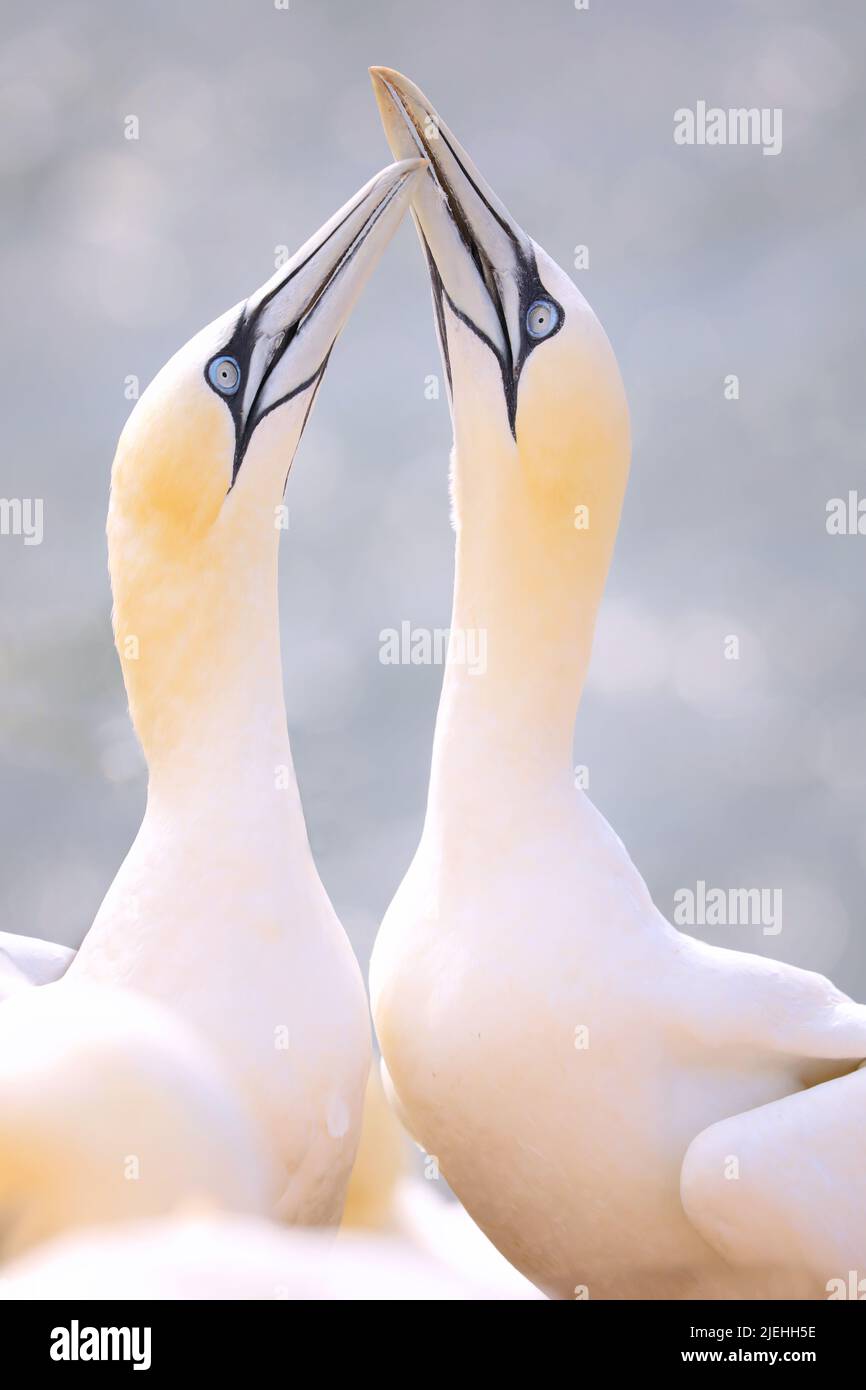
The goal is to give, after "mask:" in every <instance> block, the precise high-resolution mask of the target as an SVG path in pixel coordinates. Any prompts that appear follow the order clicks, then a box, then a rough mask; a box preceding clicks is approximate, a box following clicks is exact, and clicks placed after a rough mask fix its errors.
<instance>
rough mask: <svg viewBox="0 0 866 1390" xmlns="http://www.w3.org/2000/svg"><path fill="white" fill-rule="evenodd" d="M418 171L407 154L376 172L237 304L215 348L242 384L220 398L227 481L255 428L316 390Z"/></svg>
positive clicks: (415, 160)
mask: <svg viewBox="0 0 866 1390" xmlns="http://www.w3.org/2000/svg"><path fill="white" fill-rule="evenodd" d="M423 166H424V160H423V159H420V158H418V157H417V156H416V155H415V154H414V153H413V156H412V158H410V159H404V160H401V161H400V162H399V163H397V164H392V165H390V166H389V167H388V168H387V169H383V170H382V172H381V173H379V174H377V175H376V176H375V178H372V179H371V180H370V182H369V183H368V184H366V185H365V186H364V187H363V188H362V189H361V190H360V191H359V192H358V193H356V194H355V196H354V198H350V200H349V202H348V203H346V205H345V206H344V207H342V208H341V209H340V211H339V212H336V213H335V214H334V216H333V217H332V218H330V220H329V221H328V222H326V223H325V225H324V226H323V227H321V228H320V229H319V231H318V232H316V233H315V235H314V236H312V237H310V239H309V241H307V242H306V243H305V244H304V245H303V246H302V247H301V249H300V250H299V251H298V252H297V253H296V254H295V255H294V256H292V258H291V259H290V260H289V261H287V262H286V264H285V265H283V266H281V267H280V268H279V270H278V271H277V272H276V274H275V275H272V276H271V278H270V280H268V281H267V283H266V284H264V285H263V286H262V287H261V289H259V290H257V291H256V292H255V294H252V295H251V296H250V297H249V299H247V300H246V301H245V303H244V304H242V305H241V306H240V316H239V318H238V320H237V322H236V325H235V327H234V330H233V333H232V336H231V338H230V340H229V341H228V342H227V343H226V344H225V346H224V347H223V348H222V355H224V356H226V357H228V358H229V359H230V360H231V361H232V362H233V364H234V366H236V367H238V368H239V369H240V370H239V375H240V381H241V389H240V390H239V391H238V392H237V394H236V395H235V396H234V397H233V398H230V399H228V400H227V403H228V404H229V406H230V408H231V410H232V412H233V414H234V416H235V438H236V450H235V460H234V472H233V478H232V482H233V483H234V479H235V478H237V475H238V472H239V470H240V467H241V463H242V461H243V457H244V453H245V451H246V448H247V445H248V443H249V440H250V437H251V435H252V433H253V431H254V430H255V428H256V425H258V423H259V422H260V421H261V420H262V419H263V418H264V416H265V415H267V414H269V412H270V411H272V410H274V409H275V408H276V407H277V406H279V405H282V404H283V403H284V402H285V401H287V400H290V399H291V398H292V397H293V396H297V395H299V394H300V393H301V392H302V391H304V390H305V389H307V388H309V387H316V386H317V385H318V382H319V380H320V379H321V377H322V374H323V373H324V370H325V367H326V366H327V363H328V357H329V356H330V353H331V349H332V348H333V346H334V343H335V342H336V339H337V338H338V336H339V334H340V331H341V330H342V328H343V326H344V325H345V323H346V320H347V319H348V318H349V315H350V313H351V311H352V309H353V307H354V304H355V301H356V300H357V298H358V296H359V294H360V293H361V290H362V289H363V287H364V285H365V284H366V282H367V280H368V279H369V277H370V274H371V272H372V270H373V268H374V267H375V265H376V263H377V261H378V260H379V257H380V256H381V255H382V252H383V251H384V249H385V247H386V246H387V244H388V242H389V241H390V239H391V237H392V235H393V233H394V231H395V230H396V228H397V225H398V223H399V221H400V218H401V217H402V215H403V213H404V211H405V209H406V206H407V204H408V202H409V198H410V196H411V191H412V185H413V183H414V181H415V179H416V177H417V175H418V173H419V171H420V170H421V169H422V168H423ZM213 365H214V364H213V361H212V362H211V363H209V369H212V367H213ZM211 381H212V378H211ZM212 384H213V381H212Z"/></svg>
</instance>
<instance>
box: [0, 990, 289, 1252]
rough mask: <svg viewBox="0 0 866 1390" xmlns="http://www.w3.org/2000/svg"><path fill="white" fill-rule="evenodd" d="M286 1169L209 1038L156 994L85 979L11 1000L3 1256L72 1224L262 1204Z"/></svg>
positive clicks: (0, 1099) (4, 1040)
mask: <svg viewBox="0 0 866 1390" xmlns="http://www.w3.org/2000/svg"><path fill="white" fill-rule="evenodd" d="M276 1176H277V1175H276V1172H275V1171H274V1170H273V1169H272V1168H271V1167H270V1166H269V1164H268V1162H267V1159H266V1156H265V1144H264V1142H263V1139H262V1135H261V1134H260V1133H259V1130H258V1127H257V1125H256V1124H255V1121H254V1120H253V1119H252V1117H251V1116H250V1114H249V1113H248V1112H247V1110H246V1109H245V1107H244V1104H243V1102H242V1101H241V1100H240V1099H239V1098H238V1097H237V1096H235V1095H234V1094H233V1093H232V1090H231V1086H230V1084H229V1083H228V1082H227V1080H226V1078H225V1077H224V1076H223V1074H222V1071H221V1070H220V1068H219V1067H218V1066H217V1065H216V1063H215V1061H214V1059H213V1057H212V1056H211V1053H210V1051H209V1049H208V1048H207V1047H206V1046H205V1045H204V1044H203V1043H202V1042H201V1041H200V1039H199V1038H198V1037H197V1036H196V1034H195V1032H194V1031H193V1029H192V1028H190V1026H189V1025H188V1024H185V1023H183V1022H182V1021H181V1020H180V1019H179V1018H177V1017H176V1016H175V1015H174V1014H173V1013H172V1012H170V1011H169V1010H168V1009H166V1008H164V1007H163V1006H162V1005H160V1004H157V1003H156V1002H155V1001H154V1000H152V999H146V998H144V997H143V996H142V995H139V994H136V993H135V992H134V991H132V990H119V989H113V988H112V989H106V988H104V987H101V986H98V985H92V984H89V983H86V982H85V983H78V984H71V983H64V984H62V985H59V984H49V985H45V986H44V987H43V988H41V989H27V990H23V991H22V992H21V993H19V994H17V995H16V996H15V997H14V998H10V999H7V1000H6V1001H5V1002H4V1003H3V1005H2V1007H0V1261H2V1260H5V1259H7V1258H10V1257H12V1256H14V1255H17V1254H20V1253H21V1252H22V1251H24V1250H26V1249H27V1248H28V1247H30V1246H33V1245H37V1244H39V1243H40V1242H42V1241H44V1240H49V1239H51V1238H53V1237H56V1236H58V1235H60V1234H62V1233H64V1232H66V1231H68V1230H71V1229H73V1228H80V1227H85V1226H97V1225H103V1224H107V1223H111V1222H116V1221H119V1222H122V1223H127V1222H130V1221H133V1220H142V1219H144V1218H147V1217H154V1216H162V1215H167V1214H169V1213H172V1212H176V1211H179V1210H184V1209H185V1210H189V1209H190V1208H192V1207H195V1208H197V1209H199V1210H201V1209H205V1208H206V1209H217V1210H221V1211H235V1212H244V1213H248V1214H261V1213H264V1212H266V1211H267V1209H268V1205H269V1203H270V1202H271V1201H273V1197H274V1183H275V1180H276Z"/></svg>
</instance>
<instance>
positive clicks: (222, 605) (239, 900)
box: [61, 159, 420, 1224]
mask: <svg viewBox="0 0 866 1390" xmlns="http://www.w3.org/2000/svg"><path fill="white" fill-rule="evenodd" d="M419 167H420V165H419V162H418V160H417V159H413V160H411V161H409V162H408V163H406V164H400V165H395V166H392V167H391V168H389V169H386V170H385V171H383V172H382V173H381V174H380V175H378V176H377V177H376V178H374V179H373V180H371V182H370V183H369V184H368V185H367V186H366V187H365V188H363V189H362V190H361V191H360V192H359V193H358V194H357V195H356V196H355V197H354V198H353V199H352V200H351V201H350V202H349V203H347V204H346V206H345V207H344V208H342V209H341V210H340V211H339V212H338V213H336V214H335V216H334V217H333V218H331V220H330V221H329V222H328V223H327V224H326V225H325V226H324V227H323V228H322V229H321V231H319V232H318V233H316V235H315V236H314V237H313V238H311V240H310V241H309V242H307V243H306V245H305V246H303V247H302V248H301V250H300V251H299V252H298V253H297V254H296V255H295V256H294V257H293V258H292V259H291V260H290V261H289V262H288V263H287V264H286V265H285V266H284V267H282V268H281V269H280V270H278V271H277V273H276V275H274V276H273V277H272V279H271V280H270V281H269V282H268V283H267V284H266V285H264V286H263V287H262V288H261V289H260V290H259V291H258V292H257V293H255V294H253V295H252V296H251V297H250V298H249V299H247V300H245V301H244V302H243V303H241V304H239V305H237V306H236V307H235V308H233V309H231V310H229V312H228V313H226V314H224V315H223V316H222V317H221V318H219V319H217V320H216V322H215V323H213V324H211V325H210V326H209V327H208V328H205V329H204V330H203V331H202V332H201V333H199V334H198V335H197V336H196V337H195V338H193V339H192V340H191V342H190V343H188V344H187V345H186V347H184V348H182V349H181V350H180V352H179V353H177V354H176V356H175V357H173V358H172V359H171V361H170V362H169V363H168V365H167V366H166V367H164V368H163V369H162V371H161V372H160V373H159V374H158V375H157V377H156V378H155V380H154V381H153V382H152V383H151V385H150V386H149V387H148V389H147V390H146V391H145V392H144V394H143V395H142V397H141V399H140V401H139V402H138V404H137V405H136V407H135V409H134V411H133V413H132V415H131V416H130V418H129V421H128V422H127V424H126V426H125V428H124V430H123V433H122V435H121V438H120V442H119V445H118V449H117V455H116V457H115V461H114V468H113V473H112V489H111V504H110V508H109V516H108V543H109V561H110V567H111V574H112V588H113V593H114V627H115V636H116V643H117V647H118V651H119V653H120V657H121V662H122V666H123V674H124V680H125V683H126V688H127V693H128V695H129V705H130V712H131V715H132V719H133V723H134V724H135V727H136V730H137V733H138V735H139V738H140V740H141V743H142V746H143V748H144V752H145V755H146V757H147V761H148V767H149V782H148V797H147V809H146V813H145V817H144V821H143V824H142V826H141V829H140V831H139V833H138V836H137V837H136V840H135V842H134V844H133V846H132V848H131V850H130V851H129V854H128V856H127V858H126V860H125V862H124V864H123V865H122V867H121V869H120V871H119V872H118V875H117V877H116V879H115V881H114V883H113V884H112V886H111V888H110V889H109V891H108V894H107V896H106V898H105V900H104V902H103V904H102V906H101V908H100V909H99V912H98V914H97V917H96V920H95V922H94V924H93V926H92V928H91V930H90V932H89V933H88V935H87V936H86V938H85V940H84V942H83V944H82V946H81V948H80V950H79V952H78V955H77V957H76V959H75V961H74V962H73V964H72V966H71V968H70V971H69V973H68V975H67V977H66V979H67V980H73V979H83V978H88V979H91V980H97V981H111V982H115V983H117V984H121V985H130V986H134V987H135V988H136V989H138V990H140V991H142V992H143V993H145V994H149V995H152V996H154V997H155V998H158V999H161V1000H164V1001H165V1002H167V1003H169V1004H170V1005H171V1006H172V1007H173V1008H175V1009H177V1010H178V1012H179V1013H180V1014H182V1015H183V1017H185V1018H186V1019H187V1020H189V1021H190V1022H191V1023H193V1024H194V1025H195V1026H196V1027H197V1028H198V1029H199V1030H200V1032H201V1033H202V1035H203V1036H205V1037H206V1038H207V1039H208V1040H209V1041H210V1042H211V1043H212V1044H213V1045H214V1046H215V1047H216V1049H217V1051H218V1053H219V1055H220V1056H221V1058H222V1060H223V1061H224V1063H225V1064H226V1065H227V1067H229V1068H230V1069H231V1073H232V1075H233V1076H234V1078H235V1079H236V1081H237V1082H238V1084H239V1087H240V1089H241V1092H242V1093H243V1095H244V1096H245V1097H246V1098H247V1099H248V1100H249V1101H250V1103H251V1105H252V1107H253V1109H254V1111H255V1113H256V1115H257V1116H258V1118H259V1121H260V1123H261V1124H262V1126H263V1128H264V1130H265V1131H266V1132H267V1134H268V1135H269V1136H270V1140H271V1143H272V1146H273V1149H274V1152H275V1154H276V1156H277V1158H278V1160H279V1162H280V1164H281V1169H282V1175H283V1181H282V1190H281V1196H280V1198H279V1202H278V1206H277V1210H278V1213H279V1215H280V1216H281V1217H282V1218H283V1219H285V1220H287V1221H291V1222H301V1223H309V1224H319V1223H322V1224H328V1223H333V1222H335V1221H337V1220H338V1219H339V1215H340V1210H341V1207H342V1202H343V1197H344V1192H345V1185H346V1182H347V1179H348V1176H349V1172H350V1169H351V1165H352V1160H353V1157H354V1153H355V1147H356V1144H357V1139H358V1132H359V1128H360V1122H361V1109H362V1102H363V1094H364V1086H365V1083H366V1079H367V1073H368V1069H369V1047H370V1028H369V1016H368V1012H367V1005H366V996H365V991H364V987H363V982H362V979H361V976H360V972H359V969H358V965H357V962H356V960H355V957H354V955H353V953H352V949H351V947H350V945H349V942H348V940H347V938H346V936H345V933H344V932H343V929H342V927H341V925H340V923H339V922H338V920H337V917H336V915H335V913H334V910H333V908H332V906H331V903H330V901H329V899H328V896H327V894H326V892H325V889H324V888H323V886H322V884H321V882H320V880H319V876H318V874H317V872H316V868H315V865H314V863H313V859H312V855H311V853H310V847H309V843H308V840H307V833H306V827H305V823H304V816H303V811H302V808H301V802H300V796H299V793H298V787H297V783H296V780H295V775H294V771H293V767H292V757H291V751H290V748H289V740H288V733H287V728H286V711H285V705H284V700H283V682H282V669H281V660H280V645H279V627H278V612H277V551H278V541H279V535H280V529H281V527H280V524H279V513H280V511H281V504H282V498H283V490H284V486H285V482H286V476H287V473H288V470H289V467H290V464H291V462H292V458H293V455H294V452H295V449H296V447H297V444H298V441H299V439H300V437H301V434H302V431H303V428H304V425H305V423H306V420H307V417H308V415H309V412H310V410H311V408H312V404H313V400H314V398H315V394H316V391H317V389H318V386H319V384H320V382H321V379H322V376H323V374H324V371H325V367H326V365H327V362H328V358H329V355H330V352H331V349H332V347H333V344H334V342H335V340H336V338H337V336H338V334H339V332H340V330H341V328H342V327H343V324H344V323H345V321H346V319H347V318H348V315H349V313H350V310H351V308H352V306H353V304H354V301H355V299H356V297H357V295H358V293H359V291H360V289H361V287H362V286H363V284H364V282H365V281H366V279H367V277H368V275H369V273H370V271H371V269H372V267H373V265H374V264H375V262H376V260H377V259H378V257H379V255H380V254H381V252H382V251H383V249H384V247H385V245H386V244H387V242H388V240H389V239H390V237H391V235H392V233H393V231H394V230H395V228H396V226H397V223H398V221H399V219H400V217H401V215H402V213H403V211H404V209H405V206H406V204H407V201H408V197H409V193H410V191H411V183H412V180H413V179H414V177H415V175H416V173H417V170H418V168H419ZM63 983H65V981H64V982H61V987H62V984H63Z"/></svg>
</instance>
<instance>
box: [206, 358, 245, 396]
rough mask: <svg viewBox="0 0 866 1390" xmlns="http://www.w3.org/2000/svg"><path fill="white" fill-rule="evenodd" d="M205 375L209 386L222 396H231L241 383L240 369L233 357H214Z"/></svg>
mask: <svg viewBox="0 0 866 1390" xmlns="http://www.w3.org/2000/svg"><path fill="white" fill-rule="evenodd" d="M207 375H208V381H209V382H210V384H211V386H215V387H216V389H217V390H218V391H222V393H223V395H224V396H233V395H234V393H235V391H237V389H238V387H239V386H240V384H241V369H240V367H239V366H238V364H237V362H236V361H235V359H234V358H233V357H215V358H214V360H213V361H212V362H211V364H210V366H209V367H208V369H207Z"/></svg>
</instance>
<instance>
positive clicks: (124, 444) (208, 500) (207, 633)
mask: <svg viewBox="0 0 866 1390" xmlns="http://www.w3.org/2000/svg"><path fill="white" fill-rule="evenodd" d="M421 167H422V161H421V160H419V159H418V158H417V157H415V156H414V155H413V157H412V158H410V159H408V160H405V161H403V162H401V163H398V164H394V165H391V166H390V167H389V168H387V169H385V170H383V171H382V172H381V173H380V174H378V175H376V177H375V178H373V179H372V180H371V181H370V182H369V183H368V184H367V185H366V186H365V187H364V188H362V189H361V190H360V192H358V193H357V194H356V195H355V196H354V197H353V198H352V199H350V201H349V202H348V203H346V205H345V206H344V207H343V208H341V209H340V211H339V212H337V213H335V214H334V216H333V217H332V218H331V219H330V220H329V221H328V222H326V223H325V225H324V226H323V227H322V228H321V229H320V230H319V231H318V232H316V233H315V235H314V236H312V237H311V238H310V240H309V241H307V242H306V244H305V245H304V246H302V247H301V249H300V250H299V251H298V252H297V253H296V254H295V255H294V256H293V257H292V258H291V259H290V260H289V261H288V262H287V263H286V264H285V265H283V266H281V267H280V268H279V269H278V270H277V272H276V273H275V274H274V275H273V276H271V278H270V279H269V280H268V281H267V283H266V284H264V285H262V287H261V288H260V289H258V290H256V291H255V292H254V293H253V294H251V295H250V296H249V297H248V298H247V299H244V300H242V301H241V302H240V303H239V304H236V305H235V306H234V308H232V309H229V310H228V311H227V312H226V313H224V314H222V315H221V316H220V317H219V318H217V319H216V320H215V321H214V322H213V323H211V324H209V325H208V327H206V328H204V329H202V330H201V332H199V333H197V334H196V336H195V337H194V338H192V339H191V340H190V341H189V342H188V343H187V344H186V346H185V347H182V348H181V349H180V351H179V352H177V353H175V355H174V356H173V357H172V358H171V360H170V361H169V362H168V363H167V364H166V366H164V367H163V368H162V370H161V371H160V372H159V373H158V374H157V376H156V377H155V378H154V380H153V381H152V382H151V383H150V385H149V386H148V387H147V389H146V391H145V392H144V393H143V395H142V396H141V399H140V400H139V401H138V403H137V405H136V406H135V408H134V410H133V411H132V414H131V415H130V417H129V419H128V421H127V423H126V425H125V427H124V429H123V432H122V434H121V437H120V441H119V443H118V447H117V453H116V456H115V460H114V467H113V470H112V486H111V503H110V508H109V516H108V540H109V564H110V569H111V575H112V588H113V593H114V601H115V635H116V640H117V645H118V649H119V651H120V656H121V662H122V664H123V667H124V675H125V678H126V684H127V689H128V692H129V696H130V707H131V711H132V714H133V719H134V721H135V723H136V726H137V727H138V730H139V734H140V735H141V736H142V741H143V742H145V745H146V751H147V742H148V738H147V733H148V731H149V730H153V729H154V727H155V726H158V725H159V724H163V725H164V724H166V723H169V724H171V723H174V724H176V723H177V719H176V718H175V715H176V714H177V712H178V707H179V705H181V704H185V705H186V706H187V707H193V706H195V705H196V704H198V706H199V707H201V706H203V705H207V704H208V703H209V702H210V699H211V695H212V684H213V678H214V673H215V671H226V670H232V669H234V671H235V672H238V671H241V670H242V668H243V666H244V658H243V656H242V654H241V647H240V641H241V637H242V636H243V634H247V637H246V640H247V645H249V640H250V639H249V635H248V634H249V632H250V631H254V630H255V622H256V613H257V611H259V610H261V609H262V607H263V602H264V601H263V598H262V595H263V592H264V590H263V587H262V585H263V582H264V584H265V585H271V583H272V582H273V584H274V585H275V576H276V552H277V542H278V539H279V530H280V526H279V519H278V518H276V517H275V513H276V512H277V511H278V510H279V508H280V504H281V503H282V497H283V491H284V488H285V483H286V478H287V474H288V471H289V468H290V466H291V463H292V459H293V456H294V453H295V450H296V448H297V445H298V442H299V440H300V437H301V434H302V432H303V429H304V426H305V424H306V421H307V418H308V416H309V414H310V410H311V408H312V405H313V401H314V399H315V396H316V392H317V390H318V387H319V385H320V383H321V380H322V377H323V375H324V372H325V368H326V366H327V363H328V359H329V356H330V353H331V350H332V348H333V346H334V343H335V341H336V339H337V337H338V335H339V333H340V331H341V329H342V328H343V326H344V324H345V323H346V321H347V319H348V317H349V314H350V312H351V310H352V307H353V305H354V303H355V301H356V299H357V297H358V295H359V293H360V291H361V289H362V287H363V286H364V284H365V282H366V280H367V278H368V276H369V275H370V272H371V271H372V269H373V267H374V266H375V264H376V262H377V260H378V259H379V257H380V255H381V254H382V252H383V251H384V249H385V247H386V245H387V244H388V241H389V240H390V238H391V236H392V234H393V232H394V231H395V229H396V227H397V224H398V222H399V220H400V217H401V216H402V213H403V212H404V210H405V208H406V206H407V205H408V201H409V197H410V194H411V187H412V184H413V182H414V180H415V177H416V175H417V173H418V171H419V169H420V168H421ZM283 529H284V528H283ZM233 633H237V635H238V640H237V641H235V643H234V646H232V645H230V644H231V641H232V635H233ZM239 679H240V677H239ZM209 686H210V687H211V690H210V691H209V689H208V687H209ZM196 697H198V699H196Z"/></svg>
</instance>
